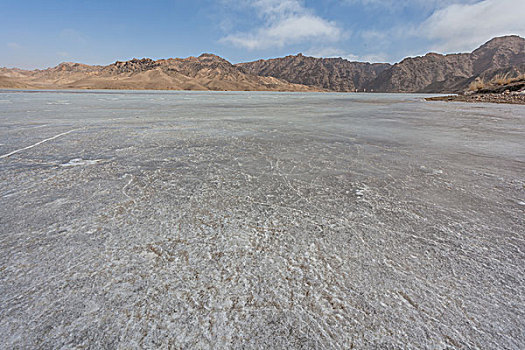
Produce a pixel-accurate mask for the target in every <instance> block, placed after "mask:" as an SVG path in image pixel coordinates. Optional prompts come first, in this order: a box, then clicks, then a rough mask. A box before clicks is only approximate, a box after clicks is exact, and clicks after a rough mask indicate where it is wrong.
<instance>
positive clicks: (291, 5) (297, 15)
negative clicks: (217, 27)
mask: <svg viewBox="0 0 525 350" xmlns="http://www.w3.org/2000/svg"><path fill="white" fill-rule="evenodd" d="M249 5H250V6H251V7H252V8H254V9H255V10H256V11H257V14H258V16H259V18H261V19H262V20H263V22H264V24H263V25H262V26H260V27H258V28H256V29H255V30H253V31H250V32H241V33H233V34H230V35H227V36H226V37H224V38H222V39H221V41H222V42H227V43H231V44H233V45H235V46H238V47H244V48H247V49H251V50H255V49H265V48H268V47H283V46H285V45H290V44H296V43H300V42H305V41H314V42H315V41H332V42H334V41H338V40H339V39H341V37H342V31H341V29H340V28H339V27H338V26H337V24H336V23H335V22H332V21H327V20H325V19H323V18H321V17H319V16H317V15H315V14H314V13H312V12H311V11H309V10H308V9H306V8H305V7H304V6H303V5H302V2H300V1H298V0H284V1H277V0H254V1H250V2H249Z"/></svg>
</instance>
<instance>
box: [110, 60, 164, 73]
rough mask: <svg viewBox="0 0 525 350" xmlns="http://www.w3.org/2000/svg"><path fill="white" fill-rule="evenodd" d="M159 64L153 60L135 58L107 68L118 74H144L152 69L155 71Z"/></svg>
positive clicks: (118, 62)
mask: <svg viewBox="0 0 525 350" xmlns="http://www.w3.org/2000/svg"><path fill="white" fill-rule="evenodd" d="M158 65H159V64H158V63H157V62H156V61H154V60H152V59H151V58H141V59H138V58H133V59H132V60H129V61H125V62H121V61H116V62H115V63H113V64H111V65H109V66H107V67H106V68H107V69H108V70H109V71H113V72H118V73H137V72H144V71H147V70H150V69H154V68H156V67H157V66H158Z"/></svg>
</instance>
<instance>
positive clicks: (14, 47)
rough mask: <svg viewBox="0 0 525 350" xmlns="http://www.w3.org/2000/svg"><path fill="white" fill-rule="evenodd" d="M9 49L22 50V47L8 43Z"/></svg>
mask: <svg viewBox="0 0 525 350" xmlns="http://www.w3.org/2000/svg"><path fill="white" fill-rule="evenodd" d="M7 47H8V48H10V49H13V50H17V49H20V48H22V46H21V45H20V44H18V43H7Z"/></svg>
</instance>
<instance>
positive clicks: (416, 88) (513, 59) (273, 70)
mask: <svg viewBox="0 0 525 350" xmlns="http://www.w3.org/2000/svg"><path fill="white" fill-rule="evenodd" d="M522 63H525V39H523V38H521V37H519V36H505V37H499V38H494V39H492V40H490V41H489V42H487V43H486V44H484V45H483V46H481V47H480V48H478V49H477V50H475V51H474V52H472V53H460V54H452V55H441V54H437V53H429V54H427V55H425V56H423V57H413V58H406V59H404V60H403V61H401V62H400V63H397V64H395V65H389V64H380V63H376V64H369V63H362V62H349V61H347V60H344V59H342V58H328V59H327V58H314V57H306V56H303V55H300V54H299V55H297V56H287V57H283V58H277V59H271V60H259V61H254V62H248V63H240V64H238V66H239V67H241V68H242V69H243V70H244V71H245V72H249V73H252V74H258V75H263V76H273V77H277V78H280V79H284V80H287V81H290V82H293V83H297V84H305V85H313V86H317V87H323V88H326V89H329V90H333V91H354V89H357V90H359V91H362V90H367V91H378V92H459V91H463V90H464V89H465V88H466V87H467V86H468V84H469V83H470V82H471V81H472V80H473V79H475V78H476V77H477V76H480V75H482V74H484V73H486V72H489V71H494V70H498V69H505V70H507V71H509V72H514V71H515V70H516V69H515V67H517V66H519V65H520V64H522Z"/></svg>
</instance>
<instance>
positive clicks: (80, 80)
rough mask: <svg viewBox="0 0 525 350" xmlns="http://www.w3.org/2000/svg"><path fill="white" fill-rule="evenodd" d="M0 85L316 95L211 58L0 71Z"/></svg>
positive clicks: (291, 84)
mask: <svg viewBox="0 0 525 350" xmlns="http://www.w3.org/2000/svg"><path fill="white" fill-rule="evenodd" d="M0 87H3V88H40V89H139V90H140V89H148V90H159V89H162V90H235V91H243V90H254V91H319V89H317V88H315V87H309V86H304V85H299V84H293V83H289V82H287V81H284V80H280V79H277V78H273V77H261V76H257V75H252V74H247V73H245V72H243V71H242V70H240V69H239V68H237V67H235V66H234V65H232V64H231V63H230V62H228V61H226V60H225V59H223V58H220V57H218V56H215V55H212V54H203V55H201V56H199V57H189V58H185V59H180V58H176V59H165V60H157V61H154V60H151V59H148V58H144V59H133V60H130V61H126V62H118V61H117V62H115V63H113V64H110V65H108V66H89V65H84V64H79V63H61V64H60V65H58V66H56V67H53V68H49V69H45V70H35V71H22V70H7V69H2V70H1V71H0Z"/></svg>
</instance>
